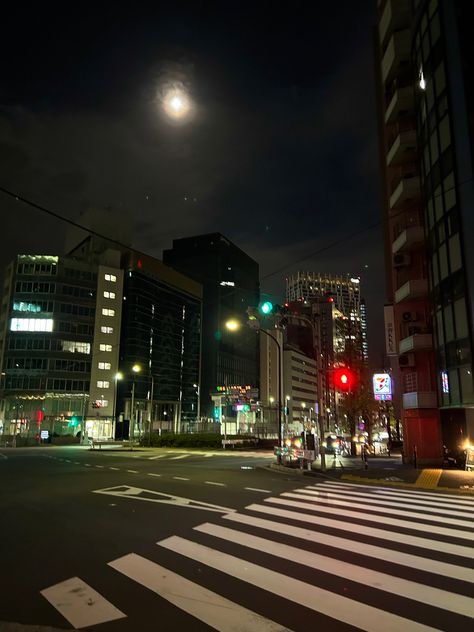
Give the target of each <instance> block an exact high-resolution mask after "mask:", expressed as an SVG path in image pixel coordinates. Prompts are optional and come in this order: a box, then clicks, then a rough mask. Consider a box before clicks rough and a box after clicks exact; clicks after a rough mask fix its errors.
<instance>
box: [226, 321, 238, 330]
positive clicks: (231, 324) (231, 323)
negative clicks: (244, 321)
mask: <svg viewBox="0 0 474 632" xmlns="http://www.w3.org/2000/svg"><path fill="white" fill-rule="evenodd" d="M225 327H226V329H228V330H229V331H238V330H239V329H240V323H239V321H238V320H235V318H231V319H230V320H228V321H227V322H226V324H225Z"/></svg>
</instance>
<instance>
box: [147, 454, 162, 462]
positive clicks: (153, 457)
mask: <svg viewBox="0 0 474 632" xmlns="http://www.w3.org/2000/svg"><path fill="white" fill-rule="evenodd" d="M165 456H166V454H158V455H157V456H149V457H148V459H149V460H150V461H156V459H162V458H164V457H165Z"/></svg>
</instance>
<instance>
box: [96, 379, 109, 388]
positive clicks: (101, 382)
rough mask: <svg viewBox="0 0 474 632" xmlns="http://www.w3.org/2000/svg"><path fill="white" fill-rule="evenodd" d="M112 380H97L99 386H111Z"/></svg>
mask: <svg viewBox="0 0 474 632" xmlns="http://www.w3.org/2000/svg"><path fill="white" fill-rule="evenodd" d="M109 386H110V382H108V381H107V380H97V388H109Z"/></svg>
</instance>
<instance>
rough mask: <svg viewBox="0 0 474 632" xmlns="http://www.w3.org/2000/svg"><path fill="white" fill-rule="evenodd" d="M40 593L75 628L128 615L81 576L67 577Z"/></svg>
mask: <svg viewBox="0 0 474 632" xmlns="http://www.w3.org/2000/svg"><path fill="white" fill-rule="evenodd" d="M40 593H41V594H42V595H43V597H44V598H45V599H47V600H48V601H49V603H50V604H51V605H53V606H54V607H55V608H56V610H58V612H60V613H61V614H62V616H63V617H64V618H65V619H67V621H69V623H70V624H71V625H72V626H74V628H86V627H88V626H90V625H97V624H98V623H105V622H106V621H115V620H117V619H123V618H124V617H126V616H127V615H125V614H124V613H123V612H121V611H120V610H118V608H116V607H115V606H114V605H113V604H111V603H110V601H107V599H104V597H102V595H100V594H99V593H98V592H96V591H95V590H94V589H93V588H92V587H91V586H89V585H88V584H86V583H85V582H83V581H82V579H80V578H79V577H71V578H70V579H66V581H63V582H61V583H59V584H55V585H54V586H49V588H45V589H44V590H41V591H40Z"/></svg>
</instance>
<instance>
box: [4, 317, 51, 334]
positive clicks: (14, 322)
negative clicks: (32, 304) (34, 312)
mask: <svg viewBox="0 0 474 632" xmlns="http://www.w3.org/2000/svg"><path fill="white" fill-rule="evenodd" d="M10 331H30V332H39V331H41V332H43V331H53V319H52V318H12V319H11V322H10Z"/></svg>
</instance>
